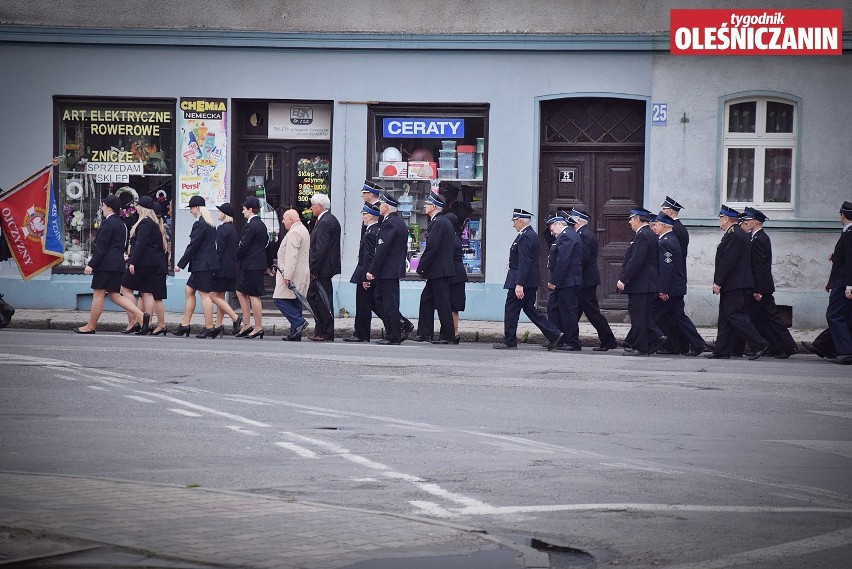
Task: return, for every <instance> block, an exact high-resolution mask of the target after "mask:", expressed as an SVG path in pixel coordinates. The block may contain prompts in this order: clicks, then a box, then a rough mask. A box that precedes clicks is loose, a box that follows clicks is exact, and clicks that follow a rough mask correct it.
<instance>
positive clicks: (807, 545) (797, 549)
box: [670, 528, 852, 569]
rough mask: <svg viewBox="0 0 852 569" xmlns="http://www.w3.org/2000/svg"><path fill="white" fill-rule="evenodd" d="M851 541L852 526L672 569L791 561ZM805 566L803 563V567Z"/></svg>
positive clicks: (695, 568)
mask: <svg viewBox="0 0 852 569" xmlns="http://www.w3.org/2000/svg"><path fill="white" fill-rule="evenodd" d="M850 543H852V528H844V529H840V530H837V531H833V532H831V533H825V534H822V535H816V536H814V537H806V538H805V539H799V540H796V541H791V542H788V543H782V544H779V545H773V546H771V547H764V548H761V549H753V550H751V551H743V552H741V553H735V554H733V555H726V556H725V557H720V558H719V559H713V560H708V561H698V562H695V563H684V564H681V565H672V566H671V567H670V569H726V568H728V567H736V566H738V565H753V564H755V563H762V562H769V563H771V562H772V561H775V560H781V559H784V560H786V561H787V562H788V563H789V560H790V558H793V557H801V556H802V555H807V554H809V553H815V552H817V551H825V550H827V549H834V548H837V547H845V546H848V545H849V544H850ZM804 566H805V565H802V567H804Z"/></svg>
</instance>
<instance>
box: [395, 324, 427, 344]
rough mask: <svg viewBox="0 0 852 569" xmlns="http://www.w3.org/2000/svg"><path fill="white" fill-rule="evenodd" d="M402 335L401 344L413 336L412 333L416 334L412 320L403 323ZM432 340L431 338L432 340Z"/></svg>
mask: <svg viewBox="0 0 852 569" xmlns="http://www.w3.org/2000/svg"><path fill="white" fill-rule="evenodd" d="M401 330H402V333H401V334H400V340H399V341H400V342H404V341H406V340H407V339H408V337H409V336H411V333H412V332H414V324H412V323H411V321H410V320H403V321H402V328H401ZM430 339H431V338H430Z"/></svg>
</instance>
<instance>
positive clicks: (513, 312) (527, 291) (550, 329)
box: [503, 287, 562, 346]
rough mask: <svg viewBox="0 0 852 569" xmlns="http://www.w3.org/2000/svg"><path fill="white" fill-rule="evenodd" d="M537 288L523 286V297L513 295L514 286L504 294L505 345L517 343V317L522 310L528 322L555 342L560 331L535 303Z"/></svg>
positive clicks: (515, 344)
mask: <svg viewBox="0 0 852 569" xmlns="http://www.w3.org/2000/svg"><path fill="white" fill-rule="evenodd" d="M536 292H538V288H537V287H536V288H530V287H524V298H523V299H519V298H518V297H517V296H515V288H514V287H512V288H510V289H509V290H508V293H507V294H506V308H505V311H504V312H503V343H504V344H506V345H507V346H517V345H518V318H519V317H520V315H521V311H522V310H523V312H524V314H526V315H527V318H529V319H530V322H532V323H533V324H535V325H536V326H538V329H539V330H541V333H542V334H544V336H545V338H547V339H548V341H550V342H551V343H552V342H555V341H556V340H557V339H558V338H559V335H560V334H561V333H562V332H561V331H560V330H559V328H557V327H556V326H554V325H553V324H551V323H550V322H549V321H548V320H547V317H546V316H545V315H544V314H542V312H541V311H540V310H539V309H538V308H537V307H536V305H535V295H536Z"/></svg>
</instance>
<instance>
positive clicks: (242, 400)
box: [223, 397, 269, 405]
mask: <svg viewBox="0 0 852 569" xmlns="http://www.w3.org/2000/svg"><path fill="white" fill-rule="evenodd" d="M223 399H225V401H234V402H236V403H247V404H248V405H269V403H263V402H261V401H252V400H250V399H242V398H240V397H223Z"/></svg>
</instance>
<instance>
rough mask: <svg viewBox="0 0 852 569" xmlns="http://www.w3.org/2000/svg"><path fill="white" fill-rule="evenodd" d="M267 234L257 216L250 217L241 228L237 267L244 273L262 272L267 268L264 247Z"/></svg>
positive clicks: (263, 224)
mask: <svg viewBox="0 0 852 569" xmlns="http://www.w3.org/2000/svg"><path fill="white" fill-rule="evenodd" d="M267 243H269V234H268V233H267V230H266V224H265V223H263V221H262V220H261V219H260V217H258V216H257V215H255V216H252V218H251V219H249V220H248V223H246V224H245V226H244V227H243V234H242V235H241V236H240V244H239V245H237V261H238V263H239V267H240V269H242V270H246V271H264V270H266V268H267V266H268V265H267V261H266V245H267Z"/></svg>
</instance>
